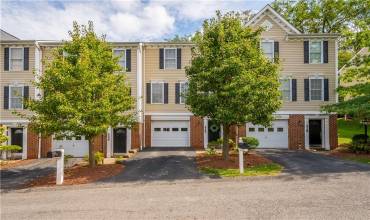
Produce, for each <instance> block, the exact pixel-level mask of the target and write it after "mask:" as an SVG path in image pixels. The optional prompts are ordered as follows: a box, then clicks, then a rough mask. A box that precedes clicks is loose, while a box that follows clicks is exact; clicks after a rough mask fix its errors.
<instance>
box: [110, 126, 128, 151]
mask: <svg viewBox="0 0 370 220" xmlns="http://www.w3.org/2000/svg"><path fill="white" fill-rule="evenodd" d="M126 139H127V129H126V128H114V129H113V153H127V149H126Z"/></svg>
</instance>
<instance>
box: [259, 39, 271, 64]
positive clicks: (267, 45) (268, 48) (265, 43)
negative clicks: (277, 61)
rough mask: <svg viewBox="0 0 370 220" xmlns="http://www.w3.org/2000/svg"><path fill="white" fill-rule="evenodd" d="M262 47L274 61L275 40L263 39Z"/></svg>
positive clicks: (266, 54)
mask: <svg viewBox="0 0 370 220" xmlns="http://www.w3.org/2000/svg"><path fill="white" fill-rule="evenodd" d="M261 49H262V51H263V53H264V54H265V56H266V57H267V58H268V59H269V60H270V61H273V59H274V41H262V42H261Z"/></svg>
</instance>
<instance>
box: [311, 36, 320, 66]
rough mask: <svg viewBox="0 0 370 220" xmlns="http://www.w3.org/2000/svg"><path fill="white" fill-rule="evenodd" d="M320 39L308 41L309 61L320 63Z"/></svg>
mask: <svg viewBox="0 0 370 220" xmlns="http://www.w3.org/2000/svg"><path fill="white" fill-rule="evenodd" d="M322 48H323V46H322V41H310V50H309V51H310V54H309V56H310V63H322Z"/></svg>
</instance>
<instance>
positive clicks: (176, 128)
mask: <svg viewBox="0 0 370 220" xmlns="http://www.w3.org/2000/svg"><path fill="white" fill-rule="evenodd" d="M189 134H190V131H189V121H152V147H189V146H190V144H189Z"/></svg>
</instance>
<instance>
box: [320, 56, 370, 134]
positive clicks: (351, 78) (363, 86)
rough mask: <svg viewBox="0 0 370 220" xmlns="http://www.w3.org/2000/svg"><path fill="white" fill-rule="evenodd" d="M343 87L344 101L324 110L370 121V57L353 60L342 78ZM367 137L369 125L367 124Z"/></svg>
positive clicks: (340, 88)
mask: <svg viewBox="0 0 370 220" xmlns="http://www.w3.org/2000/svg"><path fill="white" fill-rule="evenodd" d="M340 82H341V86H339V87H338V90H337V91H338V93H339V94H340V95H341V96H342V97H345V98H344V100H343V101H341V102H339V103H336V104H332V105H327V106H323V107H322V110H324V111H328V112H337V113H339V114H351V115H354V116H355V117H357V118H359V119H361V120H365V121H367V120H369V119H370V55H369V54H367V55H364V56H358V57H356V58H355V59H353V60H352V61H351V63H350V65H349V67H347V68H346V69H345V70H344V72H342V74H341V76H340ZM365 135H367V125H366V124H365Z"/></svg>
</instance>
